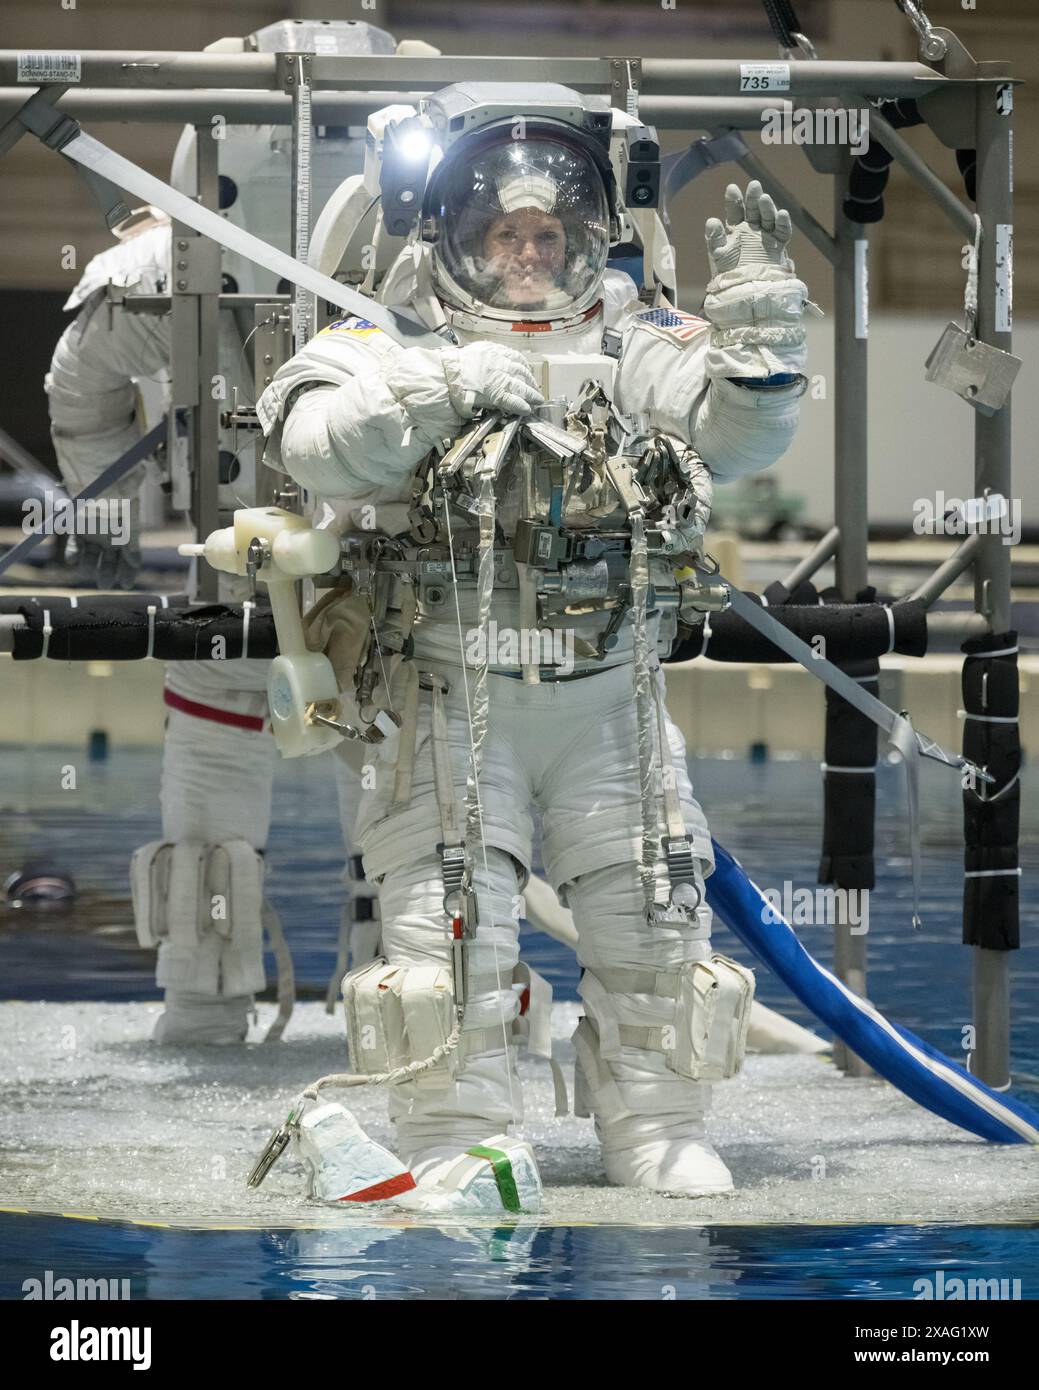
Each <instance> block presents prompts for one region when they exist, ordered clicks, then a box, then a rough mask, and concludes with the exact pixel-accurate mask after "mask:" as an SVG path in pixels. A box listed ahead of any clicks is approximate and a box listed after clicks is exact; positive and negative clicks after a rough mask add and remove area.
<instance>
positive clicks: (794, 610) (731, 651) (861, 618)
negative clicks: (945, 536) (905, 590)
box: [665, 589, 927, 663]
mask: <svg viewBox="0 0 1039 1390" xmlns="http://www.w3.org/2000/svg"><path fill="white" fill-rule="evenodd" d="M801 593H802V590H800V589H799V590H798V595H800V594H801ZM798 595H795V598H796V597H797V596H798ZM747 597H748V598H750V599H753V600H754V601H755V602H757V603H760V602H761V599H760V598H759V597H758V595H756V594H748V595H747ZM768 612H769V613H770V614H771V615H772V617H773V618H775V619H776V621H777V622H779V623H782V625H783V626H784V627H785V628H787V629H788V630H789V631H790V632H792V633H794V634H795V636H797V637H800V638H801V639H802V641H804V642H807V643H809V645H811V644H812V641H813V639H816V638H819V637H822V638H823V639H824V640H825V644H826V645H825V649H824V650H822V653H821V654H822V655H823V656H825V657H828V658H829V660H831V661H835V662H837V663H841V662H844V661H855V660H862V659H864V658H867V657H877V656H884V655H885V654H886V653H888V652H889V651H895V652H899V653H900V654H901V655H903V656H923V655H924V653H925V652H926V651H927V610H926V608H925V607H924V605H923V604H922V603H920V602H918V601H907V602H905V603H895V604H891V605H890V606H889V607H887V609H886V611H885V605H883V604H878V603H825V604H820V603H816V604H814V605H813V604H800V603H797V602H790V603H784V604H781V605H779V606H777V607H772V606H771V605H770V606H769V608H768ZM887 613H890V614H891V615H892V618H893V619H894V628H895V634H894V635H895V640H894V645H893V646H892V642H891V625H890V622H889V620H888V617H887ZM698 656H709V657H710V658H711V660H712V661H755V662H769V663H771V662H784V663H786V662H790V661H792V660H793V658H792V657H790V656H787V654H786V652H784V651H782V650H780V648H779V647H777V646H775V644H774V643H773V642H771V641H770V640H769V638H767V637H765V636H763V635H762V634H761V633H759V632H758V631H757V629H756V628H753V627H751V626H750V624H749V623H748V622H746V621H745V619H743V618H741V617H739V616H738V615H737V614H735V613H733V612H731V611H730V612H724V613H712V614H710V621H709V625H705V626H704V627H699V628H696V629H695V630H694V631H693V632H692V634H691V635H690V636H689V637H687V638H685V639H683V640H681V641H679V642H677V643H676V644H675V646H674V648H673V649H672V652H671V655H670V656H669V657H666V658H665V661H667V662H676V661H693V660H694V659H695V658H696V657H698Z"/></svg>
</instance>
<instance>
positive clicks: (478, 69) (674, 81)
mask: <svg viewBox="0 0 1039 1390" xmlns="http://www.w3.org/2000/svg"><path fill="white" fill-rule="evenodd" d="M78 56H79V58H80V65H81V80H82V82H83V85H84V86H89V87H105V88H133V89H137V90H140V89H147V88H154V89H158V90H161V91H170V90H185V89H190V88H193V87H229V88H237V89H238V90H242V89H245V88H250V89H252V90H254V91H256V90H259V91H268V92H275V91H280V90H281V78H280V75H279V71H278V58H277V55H276V54H273V53H187V52H175V51H162V50H157V51H148V50H144V51H141V52H137V51H132V50H122V49H95V50H90V49H86V50H79V54H78ZM743 66H745V64H741V63H740V61H739V60H738V59H728V58H726V59H718V58H645V59H643V60H642V81H641V90H642V92H643V93H644V94H645V95H646V96H647V97H650V96H714V97H725V96H739V95H740V93H741V83H742V73H741V68H742V67H743ZM310 72H311V78H312V82H313V85H314V87H315V88H316V89H320V88H322V87H329V86H332V87H336V88H338V89H339V90H350V89H351V88H352V89H356V90H358V91H371V90H382V89H391V88H392V89H394V90H397V89H399V88H401V87H404V88H418V89H420V90H427V91H428V90H432V89H435V88H437V87H443V86H446V85H447V84H449V83H451V82H462V81H465V80H466V79H477V80H480V81H485V82H491V81H498V82H522V81H529V80H536V81H540V82H545V81H554V82H561V83H563V84H564V86H570V87H576V88H578V89H583V90H603V91H605V90H608V89H609V87H610V84H611V81H612V78H613V74H614V69H613V66H612V64H611V61H610V59H609V58H543V57H538V58H495V57H487V56H484V57H475V56H464V57H452V56H449V55H447V56H441V57H436V58H411V57H397V56H394V55H366V56H364V57H359V58H340V57H333V56H330V55H329V56H324V55H321V54H315V55H312V56H311V59H310ZM790 79H791V86H790V89H789V90H788V91H786V92H784V94H783V95H784V96H785V97H787V98H793V97H795V96H808V97H811V96H816V97H818V96H834V95H837V94H838V93H840V92H844V91H855V92H863V93H865V94H866V95H868V96H876V97H898V96H902V97H908V96H923V95H925V94H926V93H927V92H932V91H937V90H938V89H939V88H940V87H945V86H949V85H951V84H950V81H949V79H947V78H944V77H942V76H941V74H940V73H938V72H935V70H934V69H933V68H929V67H927V66H926V65H925V64H923V63H884V62H824V61H821V60H819V61H816V62H812V63H792V64H791V65H790ZM0 85H5V86H7V85H12V86H14V85H17V86H20V87H23V88H27V87H28V86H29V85H30V84H27V83H19V81H18V50H16V49H11V48H5V49H0Z"/></svg>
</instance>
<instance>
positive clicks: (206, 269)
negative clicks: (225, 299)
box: [172, 234, 220, 295]
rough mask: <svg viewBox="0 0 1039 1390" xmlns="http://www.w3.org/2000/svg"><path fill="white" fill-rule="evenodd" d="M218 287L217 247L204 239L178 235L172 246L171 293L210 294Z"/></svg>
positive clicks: (218, 252) (218, 257)
mask: <svg viewBox="0 0 1039 1390" xmlns="http://www.w3.org/2000/svg"><path fill="white" fill-rule="evenodd" d="M219 284H220V247H219V246H218V245H217V244H216V242H215V241H210V240H209V239H208V237H201V236H195V235H194V234H192V235H190V236H178V237H177V238H176V239H175V240H174V243H173V281H172V290H173V293H174V295H178V294H212V292H213V287H214V285H216V286H218V287H219Z"/></svg>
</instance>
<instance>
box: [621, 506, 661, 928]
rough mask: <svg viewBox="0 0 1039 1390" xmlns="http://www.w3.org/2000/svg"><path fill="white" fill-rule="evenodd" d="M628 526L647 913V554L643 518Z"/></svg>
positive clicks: (651, 891)
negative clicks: (629, 532)
mask: <svg viewBox="0 0 1039 1390" xmlns="http://www.w3.org/2000/svg"><path fill="white" fill-rule="evenodd" d="M629 521H630V523H631V559H630V561H629V571H628V573H629V582H630V585H631V606H632V624H633V631H632V652H633V656H634V661H633V663H632V679H633V684H634V694H635V719H636V728H637V740H638V755H639V800H640V802H641V807H642V857H641V860H640V863H639V877H640V878H641V880H642V893H643V897H644V899H645V904H646V911H647V912H649V913H651V912H653V911H654V909H655V907H656V893H657V875H656V865H657V858H658V855H659V845H658V841H657V833H656V832H657V801H656V797H655V796H654V794H653V697H652V694H651V686H652V684H653V680H652V676H651V675H650V669H649V631H648V628H647V622H646V602H647V596H648V593H649V554H648V550H647V547H646V518H645V514H644V513H643V512H642V511H641V510H640V509H638V508H636V509H635V510H633V511H632V512H630V513H629Z"/></svg>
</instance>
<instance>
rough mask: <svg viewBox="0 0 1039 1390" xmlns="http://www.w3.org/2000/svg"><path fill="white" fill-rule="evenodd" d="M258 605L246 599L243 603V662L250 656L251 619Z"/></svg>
mask: <svg viewBox="0 0 1039 1390" xmlns="http://www.w3.org/2000/svg"><path fill="white" fill-rule="evenodd" d="M255 607H256V604H255V603H254V602H253V600H252V599H249V598H247V599H245V600H244V601H243V603H242V660H243V661H244V660H245V658H246V657H247V656H248V655H249V619H250V618H251V617H252V610H253V609H254V608H255Z"/></svg>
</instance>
